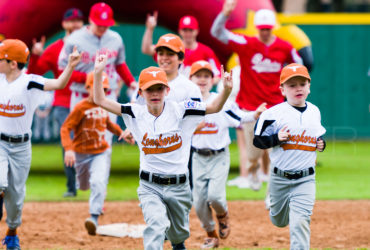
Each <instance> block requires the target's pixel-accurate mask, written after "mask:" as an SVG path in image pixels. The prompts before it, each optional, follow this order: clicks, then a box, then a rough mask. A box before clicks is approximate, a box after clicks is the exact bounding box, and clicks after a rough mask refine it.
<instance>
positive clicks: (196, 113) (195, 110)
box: [183, 109, 206, 118]
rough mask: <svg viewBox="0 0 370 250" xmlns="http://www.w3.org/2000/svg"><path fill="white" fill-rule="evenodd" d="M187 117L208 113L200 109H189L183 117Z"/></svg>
mask: <svg viewBox="0 0 370 250" xmlns="http://www.w3.org/2000/svg"><path fill="white" fill-rule="evenodd" d="M187 115H202V116H204V115H206V111H205V110H198V109H187V110H186V111H185V114H184V116H183V118H184V117H185V116H187Z"/></svg>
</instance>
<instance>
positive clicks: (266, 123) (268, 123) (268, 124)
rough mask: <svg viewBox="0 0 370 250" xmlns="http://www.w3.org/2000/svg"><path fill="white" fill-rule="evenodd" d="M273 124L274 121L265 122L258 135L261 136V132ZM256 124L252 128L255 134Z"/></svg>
mask: <svg viewBox="0 0 370 250" xmlns="http://www.w3.org/2000/svg"><path fill="white" fill-rule="evenodd" d="M274 122H275V120H265V121H264V122H263V124H262V128H261V132H260V134H259V135H262V134H263V132H264V131H265V129H266V128H267V127H268V126H270V125H271V124H273V123H274ZM257 124H258V122H256V125H255V126H254V132H256V128H257Z"/></svg>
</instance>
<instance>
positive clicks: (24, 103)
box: [0, 73, 48, 135]
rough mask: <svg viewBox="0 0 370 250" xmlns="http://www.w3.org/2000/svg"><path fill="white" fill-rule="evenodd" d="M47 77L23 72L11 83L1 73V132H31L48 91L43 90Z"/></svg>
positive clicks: (12, 133)
mask: <svg viewBox="0 0 370 250" xmlns="http://www.w3.org/2000/svg"><path fill="white" fill-rule="evenodd" d="M44 83H45V78H43V77H41V76H39V75H33V74H26V73H22V74H21V75H20V76H19V77H18V78H17V79H16V80H15V81H13V82H11V83H9V82H8V81H7V80H6V75H5V74H0V89H1V91H0V132H1V133H5V134H7V135H23V134H25V133H31V125H32V119H33V115H34V112H35V110H36V108H37V107H38V106H39V105H40V104H42V103H43V102H45V99H47V95H48V93H47V92H46V91H43V89H44Z"/></svg>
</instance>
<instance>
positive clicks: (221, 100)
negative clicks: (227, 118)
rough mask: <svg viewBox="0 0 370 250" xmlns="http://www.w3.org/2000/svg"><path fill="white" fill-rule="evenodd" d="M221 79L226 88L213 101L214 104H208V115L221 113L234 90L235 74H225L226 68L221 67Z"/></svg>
mask: <svg viewBox="0 0 370 250" xmlns="http://www.w3.org/2000/svg"><path fill="white" fill-rule="evenodd" d="M221 79H222V81H223V83H224V88H223V90H222V91H221V93H220V94H218V96H217V97H216V99H214V100H213V102H212V103H210V104H207V108H206V114H213V113H217V112H219V111H220V110H221V109H222V107H223V106H224V104H225V102H226V101H227V98H229V96H230V93H231V91H232V89H233V72H232V71H230V74H229V73H228V72H224V66H221Z"/></svg>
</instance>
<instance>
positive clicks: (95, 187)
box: [75, 150, 110, 215]
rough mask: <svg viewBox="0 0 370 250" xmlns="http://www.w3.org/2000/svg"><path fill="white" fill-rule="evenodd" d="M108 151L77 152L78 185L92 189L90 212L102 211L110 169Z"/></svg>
mask: <svg viewBox="0 0 370 250" xmlns="http://www.w3.org/2000/svg"><path fill="white" fill-rule="evenodd" d="M107 151H108V150H107ZM107 151H105V152H103V153H100V154H78V153H76V164H75V168H76V176H77V187H78V188H79V189H81V190H88V189H89V188H90V189H91V193H90V199H89V205H90V209H89V212H90V214H95V215H100V214H101V213H102V209H103V205H104V199H105V193H106V190H107V185H108V179H109V170H110V165H109V164H108V161H107V155H108V152H107Z"/></svg>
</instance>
